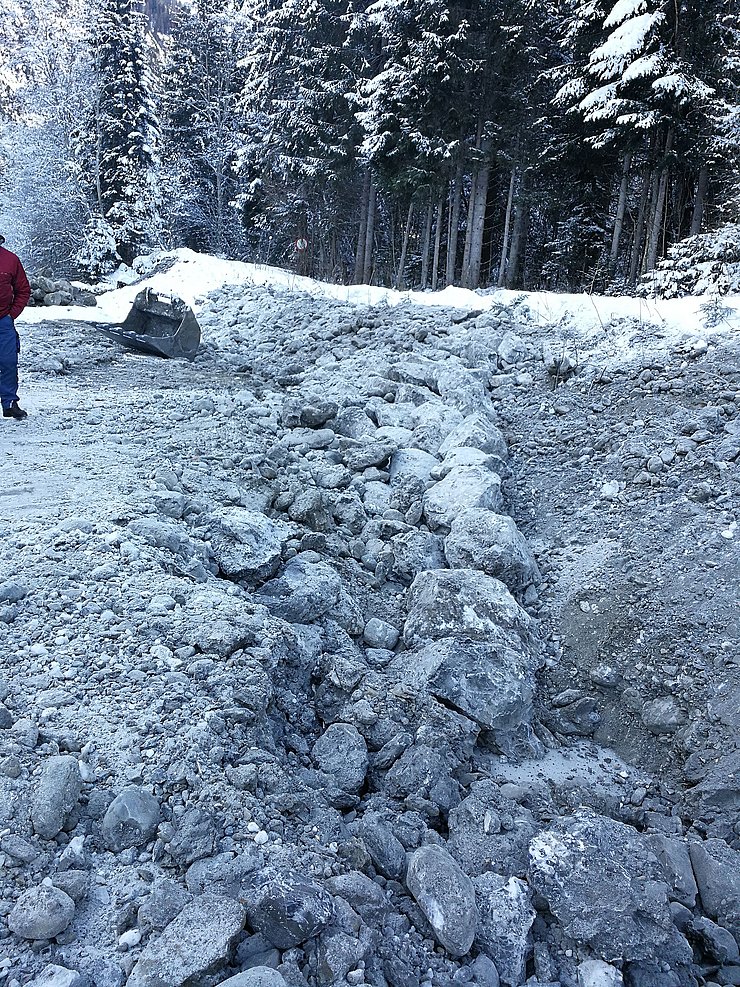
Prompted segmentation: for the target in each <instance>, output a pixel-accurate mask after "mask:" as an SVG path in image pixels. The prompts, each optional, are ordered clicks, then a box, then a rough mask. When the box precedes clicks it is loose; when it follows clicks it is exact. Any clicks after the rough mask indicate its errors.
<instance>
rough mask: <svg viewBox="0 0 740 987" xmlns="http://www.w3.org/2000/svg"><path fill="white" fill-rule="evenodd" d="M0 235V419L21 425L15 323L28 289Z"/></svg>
mask: <svg viewBox="0 0 740 987" xmlns="http://www.w3.org/2000/svg"><path fill="white" fill-rule="evenodd" d="M4 243H5V237H4V236H2V234H0V400H1V401H2V405H3V418H15V419H16V420H17V421H22V420H23V419H24V418H28V413H27V412H26V411H24V410H23V409H22V408H21V407H20V406H19V404H18V354H19V353H20V351H21V339H20V336H19V335H18V332H17V330H16V328H15V320H16V319H17V318H18V316H19V315H20V314H21V312H22V311H23V309H24V308H25V307H26V305H27V304H28V299H29V298H30V297H31V286H30V284H29V283H28V278H27V277H26V272H25V271H24V270H23V265H22V264H21V262H20V260H19V259H18V258H17V257H16V255H15V254H13V253H11V252H10V250H6V248H5V247H4V246H3V244H4Z"/></svg>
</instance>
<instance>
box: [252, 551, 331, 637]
mask: <svg viewBox="0 0 740 987" xmlns="http://www.w3.org/2000/svg"><path fill="white" fill-rule="evenodd" d="M341 590H342V582H341V580H340V578H339V576H338V575H337V573H336V572H335V571H334V569H332V567H331V566H330V565H327V564H326V562H314V561H313V560H311V561H307V560H306V559H303V558H301V557H300V556H297V557H296V558H295V559H292V560H291V561H290V562H289V563H288V565H287V566H286V567H285V569H284V570H283V572H282V573H281V575H280V576H278V577H277V578H276V579H271V580H270V581H269V582H267V583H265V584H264V586H262V588H261V589H260V591H259V592H258V593H257V594H255V599H257V600H258V601H259V603H261V604H262V605H264V606H266V607H267V608H268V610H270V612H271V613H272V614H274V615H275V616H276V617H279V618H280V619H281V620H287V621H290V622H291V623H296V624H309V623H311V621H312V620H318V618H319V617H322V616H323V615H324V614H325V613H328V612H329V611H330V610H331V609H332V608H333V607H335V606H336V605H337V603H338V602H339V597H340V594H341Z"/></svg>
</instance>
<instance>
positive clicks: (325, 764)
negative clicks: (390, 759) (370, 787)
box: [311, 723, 368, 792]
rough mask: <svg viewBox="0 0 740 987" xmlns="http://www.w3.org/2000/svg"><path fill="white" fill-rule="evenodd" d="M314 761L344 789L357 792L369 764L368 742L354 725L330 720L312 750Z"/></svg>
mask: <svg viewBox="0 0 740 987" xmlns="http://www.w3.org/2000/svg"><path fill="white" fill-rule="evenodd" d="M311 754H312V756H313V759H314V761H315V762H316V763H317V764H318V766H319V768H320V769H321V770H322V771H324V772H325V773H326V774H328V775H331V777H332V780H333V781H334V783H335V784H336V785H337V787H338V788H340V789H341V790H342V791H344V792H359V790H360V789H361V788H362V785H363V782H364V781H365V775H366V774H367V767H368V753H367V744H366V743H365V740H364V738H363V736H362V734H361V733H360V732H359V731H358V729H357V727H354V726H352V725H351V724H349V723H332V725H331V726H330V727H328V729H327V730H326V731H325V732H324V733H323V734H322V735H321V736H320V737H319V739H318V740H317V741H316V743H315V744H314V746H313V750H312V751H311Z"/></svg>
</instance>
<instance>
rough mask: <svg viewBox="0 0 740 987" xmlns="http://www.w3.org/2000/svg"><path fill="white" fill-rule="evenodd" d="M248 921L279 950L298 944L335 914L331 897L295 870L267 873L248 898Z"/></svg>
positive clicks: (329, 920)
mask: <svg viewBox="0 0 740 987" xmlns="http://www.w3.org/2000/svg"><path fill="white" fill-rule="evenodd" d="M247 913H248V916H249V924H250V925H251V926H252V928H253V929H255V930H256V931H257V932H261V933H262V935H263V936H265V938H266V939H268V940H269V941H270V942H271V943H272V944H273V946H277V948H278V949H291V948H292V947H293V946H300V944H301V943H303V942H305V941H306V940H307V939H311V938H313V936H315V935H318V934H319V933H320V932H321V931H323V930H324V929H325V928H326V927H327V925H329V923H330V922H331V921H332V919H333V917H334V902H333V899H332V896H331V895H330V894H329V893H328V892H327V891H325V890H324V889H323V888H322V887H321V886H320V885H319V884H317V883H316V882H315V881H313V880H311V878H309V877H304V876H303V875H302V874H298V873H294V872H281V873H267V874H265V878H264V880H263V881H262V882H261V883H260V884H259V885H258V886H257V887H256V888H255V889H254V890H253V891H252V892H251V893H250V895H249V898H248V901H247Z"/></svg>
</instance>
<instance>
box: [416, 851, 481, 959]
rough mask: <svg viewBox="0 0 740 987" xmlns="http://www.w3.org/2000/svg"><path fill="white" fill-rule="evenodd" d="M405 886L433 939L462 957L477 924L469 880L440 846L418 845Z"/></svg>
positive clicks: (476, 913) (471, 940)
mask: <svg viewBox="0 0 740 987" xmlns="http://www.w3.org/2000/svg"><path fill="white" fill-rule="evenodd" d="M406 887H407V888H408V889H409V891H410V892H411V894H412V895H413V896H414V898H415V899H416V901H417V903H418V905H419V907H420V908H421V910H422V912H423V913H424V916H425V917H426V919H427V921H428V922H429V925H430V926H431V928H432V931H433V932H434V935H435V938H436V939H437V941H438V942H439V943H440V945H441V946H443V947H444V948H445V949H446V950H447V952H448V953H450V955H451V956H464V955H465V953H467V952H468V950H469V949H470V947H471V946H472V944H473V939H474V938H475V932H476V928H477V926H478V918H479V916H478V909H477V907H476V904H475V890H474V888H473V882H472V881H471V880H470V878H469V877H468V876H467V874H465V873H464V872H463V871H462V870H461V869H460V867H459V866H458V864H457V863H455V861H454V860H453V858H452V857H451V856H450V854H449V853H448V852H447V851H446V850H445V849H444V848H443V847H441V846H436V845H432V846H422V847H419V849H418V850H416V851H415V852H414V853H413V854H412V855H411V858H410V860H409V865H408V870H407V872H406Z"/></svg>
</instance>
